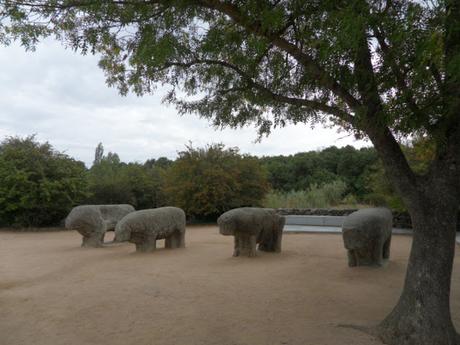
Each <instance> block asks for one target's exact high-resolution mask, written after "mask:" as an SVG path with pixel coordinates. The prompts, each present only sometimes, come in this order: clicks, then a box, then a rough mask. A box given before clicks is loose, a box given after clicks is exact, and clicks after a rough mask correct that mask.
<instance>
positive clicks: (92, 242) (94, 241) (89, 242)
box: [81, 233, 105, 248]
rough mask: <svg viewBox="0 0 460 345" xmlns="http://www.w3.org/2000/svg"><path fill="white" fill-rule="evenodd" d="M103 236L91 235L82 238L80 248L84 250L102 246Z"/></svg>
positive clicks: (98, 234)
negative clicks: (84, 248)
mask: <svg viewBox="0 0 460 345" xmlns="http://www.w3.org/2000/svg"><path fill="white" fill-rule="evenodd" d="M104 235H105V233H102V234H100V233H92V234H90V235H89V236H83V240H82V243H81V246H82V247H86V248H99V247H102V244H103V243H104Z"/></svg>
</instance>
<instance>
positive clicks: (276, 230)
mask: <svg viewBox="0 0 460 345" xmlns="http://www.w3.org/2000/svg"><path fill="white" fill-rule="evenodd" d="M217 223H218V225H219V232H220V233H221V234H222V235H226V236H234V237H235V245H234V251H233V256H240V255H247V256H256V246H257V244H258V248H257V249H259V250H262V251H267V252H281V240H282V236H283V227H284V223H285V218H284V217H282V216H280V215H278V214H277V213H276V212H275V210H273V209H269V208H256V207H242V208H236V209H233V210H230V211H228V212H225V213H224V214H222V215H221V216H220V217H219V218H218V220H217Z"/></svg>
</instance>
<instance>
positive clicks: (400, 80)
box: [372, 25, 420, 114]
mask: <svg viewBox="0 0 460 345" xmlns="http://www.w3.org/2000/svg"><path fill="white" fill-rule="evenodd" d="M372 31H374V34H375V37H376V38H377V41H378V42H379V45H380V47H381V48H382V52H383V55H384V59H385V60H386V61H387V62H388V64H389V65H390V68H391V71H392V72H393V74H394V76H395V78H396V83H397V85H398V88H399V89H400V90H401V91H402V93H403V95H404V98H405V99H406V102H407V104H408V105H409V109H410V110H411V111H412V112H413V113H414V114H420V108H419V107H418V105H417V104H416V102H415V99H414V95H413V93H412V91H411V90H410V88H409V87H408V86H407V84H406V80H405V78H404V75H403V73H402V72H401V69H400V68H399V66H398V64H397V63H396V60H395V59H394V56H393V52H392V50H391V49H390V47H389V46H388V44H387V43H386V42H385V35H384V33H383V32H382V31H381V30H380V29H379V28H378V27H377V26H376V25H374V26H373V27H372Z"/></svg>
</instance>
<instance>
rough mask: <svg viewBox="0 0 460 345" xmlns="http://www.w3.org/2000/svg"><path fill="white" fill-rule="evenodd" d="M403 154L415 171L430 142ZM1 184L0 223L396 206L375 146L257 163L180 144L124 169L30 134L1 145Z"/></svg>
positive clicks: (112, 159) (218, 149) (102, 156)
mask: <svg viewBox="0 0 460 345" xmlns="http://www.w3.org/2000/svg"><path fill="white" fill-rule="evenodd" d="M405 151H406V152H407V154H408V156H409V157H411V161H412V162H414V165H417V166H418V169H423V168H424V165H423V161H424V160H426V159H425V158H424V155H429V154H430V150H429V145H427V144H423V143H421V142H420V141H418V142H417V143H416V144H415V145H412V146H407V147H405ZM0 180H1V181H2V183H1V184H0V224H1V225H2V226H46V225H55V224H58V223H59V222H60V221H61V220H62V219H63V218H64V217H65V216H66V215H67V213H68V212H69V210H70V209H71V208H72V207H73V206H75V205H78V204H116V203H128V204H131V205H133V206H134V207H135V208H136V209H145V208H154V207H161V206H165V205H175V206H178V207H181V208H183V209H184V210H185V211H186V212H187V215H188V216H189V217H190V218H192V219H199V220H206V219H208V220H209V219H211V220H212V219H215V218H216V217H217V216H218V215H220V214H221V213H222V212H225V211H226V210H229V209H232V208H235V207H241V206H266V207H330V206H338V205H340V204H347V205H349V206H354V205H356V204H359V203H361V204H370V205H387V206H389V207H392V208H401V207H402V206H401V203H400V200H399V198H398V197H397V196H396V195H395V193H394V192H393V190H392V189H391V188H390V186H389V184H388V182H387V179H386V177H385V174H384V172H383V168H382V166H381V163H380V161H379V160H378V158H377V155H376V152H375V150H374V149H373V148H361V149H355V148H354V147H352V146H346V147H343V148H337V147H335V146H332V147H329V148H326V149H323V150H321V151H310V152H302V153H297V154H295V155H290V156H272V157H262V158H257V157H254V156H250V155H245V154H241V153H240V152H239V150H238V149H237V148H226V147H224V146H223V145H222V144H212V145H208V146H206V147H204V148H194V147H193V146H192V145H188V146H186V147H185V150H184V151H182V152H179V153H178V157H177V158H176V159H175V160H170V159H168V158H166V157H160V158H158V159H154V158H152V159H148V160H146V161H145V162H144V163H125V162H122V161H121V160H120V158H119V156H118V154H117V153H114V152H107V153H105V151H104V147H103V145H102V143H100V144H99V145H98V146H97V147H96V150H95V158H94V161H93V164H92V166H91V167H90V168H87V167H85V165H84V163H83V162H80V161H77V160H75V159H73V158H71V157H69V156H68V155H66V154H63V153H60V152H58V151H56V150H55V149H53V147H52V146H51V145H50V144H49V143H47V142H46V143H40V142H38V141H37V140H36V138H35V137H34V136H29V137H26V138H19V137H9V138H6V139H5V140H3V141H2V142H1V144H0Z"/></svg>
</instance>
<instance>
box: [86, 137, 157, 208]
mask: <svg viewBox="0 0 460 345" xmlns="http://www.w3.org/2000/svg"><path fill="white" fill-rule="evenodd" d="M157 162H158V164H155V162H153V161H152V160H150V161H149V164H139V163H129V164H126V163H122V162H120V159H119V157H118V155H117V154H116V153H111V152H109V153H108V154H107V156H104V155H103V147H102V145H101V144H99V145H98V147H97V148H96V159H95V160H94V164H93V166H92V167H91V169H90V170H89V171H88V176H87V177H88V183H89V192H90V197H89V198H88V199H87V200H86V202H87V203H92V204H131V205H133V206H134V207H135V208H136V209H146V208H155V207H159V206H163V205H164V196H163V194H162V176H163V170H164V168H163V167H162V166H159V165H160V163H159V162H163V160H158V161H157Z"/></svg>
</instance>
